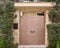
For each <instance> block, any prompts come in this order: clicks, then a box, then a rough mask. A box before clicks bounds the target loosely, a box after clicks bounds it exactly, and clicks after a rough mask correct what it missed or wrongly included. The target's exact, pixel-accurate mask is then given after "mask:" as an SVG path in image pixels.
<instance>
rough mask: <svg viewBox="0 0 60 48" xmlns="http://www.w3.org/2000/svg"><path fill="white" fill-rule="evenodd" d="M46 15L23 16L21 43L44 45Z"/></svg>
mask: <svg viewBox="0 0 60 48" xmlns="http://www.w3.org/2000/svg"><path fill="white" fill-rule="evenodd" d="M44 24H45V23H44V16H22V17H21V33H20V37H21V38H20V40H21V41H20V43H21V45H44V44H45V32H44V28H45V26H44Z"/></svg>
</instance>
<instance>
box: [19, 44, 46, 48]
mask: <svg viewBox="0 0 60 48" xmlns="http://www.w3.org/2000/svg"><path fill="white" fill-rule="evenodd" d="M18 48H46V45H19V46H18Z"/></svg>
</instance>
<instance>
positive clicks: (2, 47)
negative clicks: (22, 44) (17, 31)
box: [0, 0, 16, 48]
mask: <svg viewBox="0 0 60 48" xmlns="http://www.w3.org/2000/svg"><path fill="white" fill-rule="evenodd" d="M14 11H15V9H14V2H13V1H11V0H1V1H0V34H2V35H1V36H3V37H2V38H0V48H16V45H15V44H14V43H13V41H14V38H13V35H12V33H13V30H12V29H13V20H14V18H13V15H14Z"/></svg>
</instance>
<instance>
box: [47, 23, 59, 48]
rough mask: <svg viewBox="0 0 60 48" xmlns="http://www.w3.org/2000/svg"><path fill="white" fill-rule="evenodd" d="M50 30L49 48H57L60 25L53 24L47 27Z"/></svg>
mask: <svg viewBox="0 0 60 48" xmlns="http://www.w3.org/2000/svg"><path fill="white" fill-rule="evenodd" d="M47 29H48V42H49V44H48V48H56V44H57V39H58V38H59V37H60V24H59V23H53V24H49V25H47Z"/></svg>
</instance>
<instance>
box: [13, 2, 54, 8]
mask: <svg viewBox="0 0 60 48" xmlns="http://www.w3.org/2000/svg"><path fill="white" fill-rule="evenodd" d="M54 5H55V3H54V2H40V3H19V2H18V3H15V4H14V6H15V7H24V6H25V7H28V6H31V7H32V6H38V7H41V6H45V7H46V6H48V7H52V6H54Z"/></svg>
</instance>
